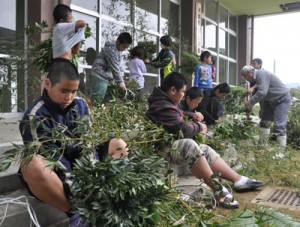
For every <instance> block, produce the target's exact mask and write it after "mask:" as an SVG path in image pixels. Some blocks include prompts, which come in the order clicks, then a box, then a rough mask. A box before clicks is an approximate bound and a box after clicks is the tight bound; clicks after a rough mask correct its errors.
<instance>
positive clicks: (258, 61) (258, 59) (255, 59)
mask: <svg viewBox="0 0 300 227" xmlns="http://www.w3.org/2000/svg"><path fill="white" fill-rule="evenodd" d="M252 62H256V63H257V64H259V65H262V63H263V62H262V60H261V59H260V58H254V59H253V60H252Z"/></svg>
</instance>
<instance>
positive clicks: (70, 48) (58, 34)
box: [52, 4, 86, 60]
mask: <svg viewBox="0 0 300 227" xmlns="http://www.w3.org/2000/svg"><path fill="white" fill-rule="evenodd" d="M53 17H54V20H55V22H56V25H55V26H54V28H53V37H52V51H53V59H55V58H66V59H69V60H70V59H71V57H72V54H77V53H78V52H79V49H80V42H81V40H83V39H84V27H85V25H86V23H85V21H83V20H78V21H76V22H73V21H72V19H73V16H72V10H71V8H70V7H69V6H67V5H64V4H58V5H57V6H56V7H55V8H54V10H53Z"/></svg>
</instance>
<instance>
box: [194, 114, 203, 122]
mask: <svg viewBox="0 0 300 227" xmlns="http://www.w3.org/2000/svg"><path fill="white" fill-rule="evenodd" d="M203 119H204V117H203V115H202V114H201V113H200V112H195V114H194V116H193V120H194V121H196V122H198V121H203Z"/></svg>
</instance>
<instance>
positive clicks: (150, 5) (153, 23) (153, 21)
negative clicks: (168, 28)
mask: <svg viewBox="0 0 300 227" xmlns="http://www.w3.org/2000/svg"><path fill="white" fill-rule="evenodd" d="M136 6H137V7H136V12H135V17H136V26H137V28H138V29H140V30H143V31H145V30H153V31H156V32H157V31H158V26H157V24H158V2H157V0H155V1H149V0H136Z"/></svg>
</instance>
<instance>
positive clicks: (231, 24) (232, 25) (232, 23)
mask: <svg viewBox="0 0 300 227" xmlns="http://www.w3.org/2000/svg"><path fill="white" fill-rule="evenodd" d="M229 28H230V29H231V30H232V31H235V32H236V17H235V16H234V15H232V14H229Z"/></svg>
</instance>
